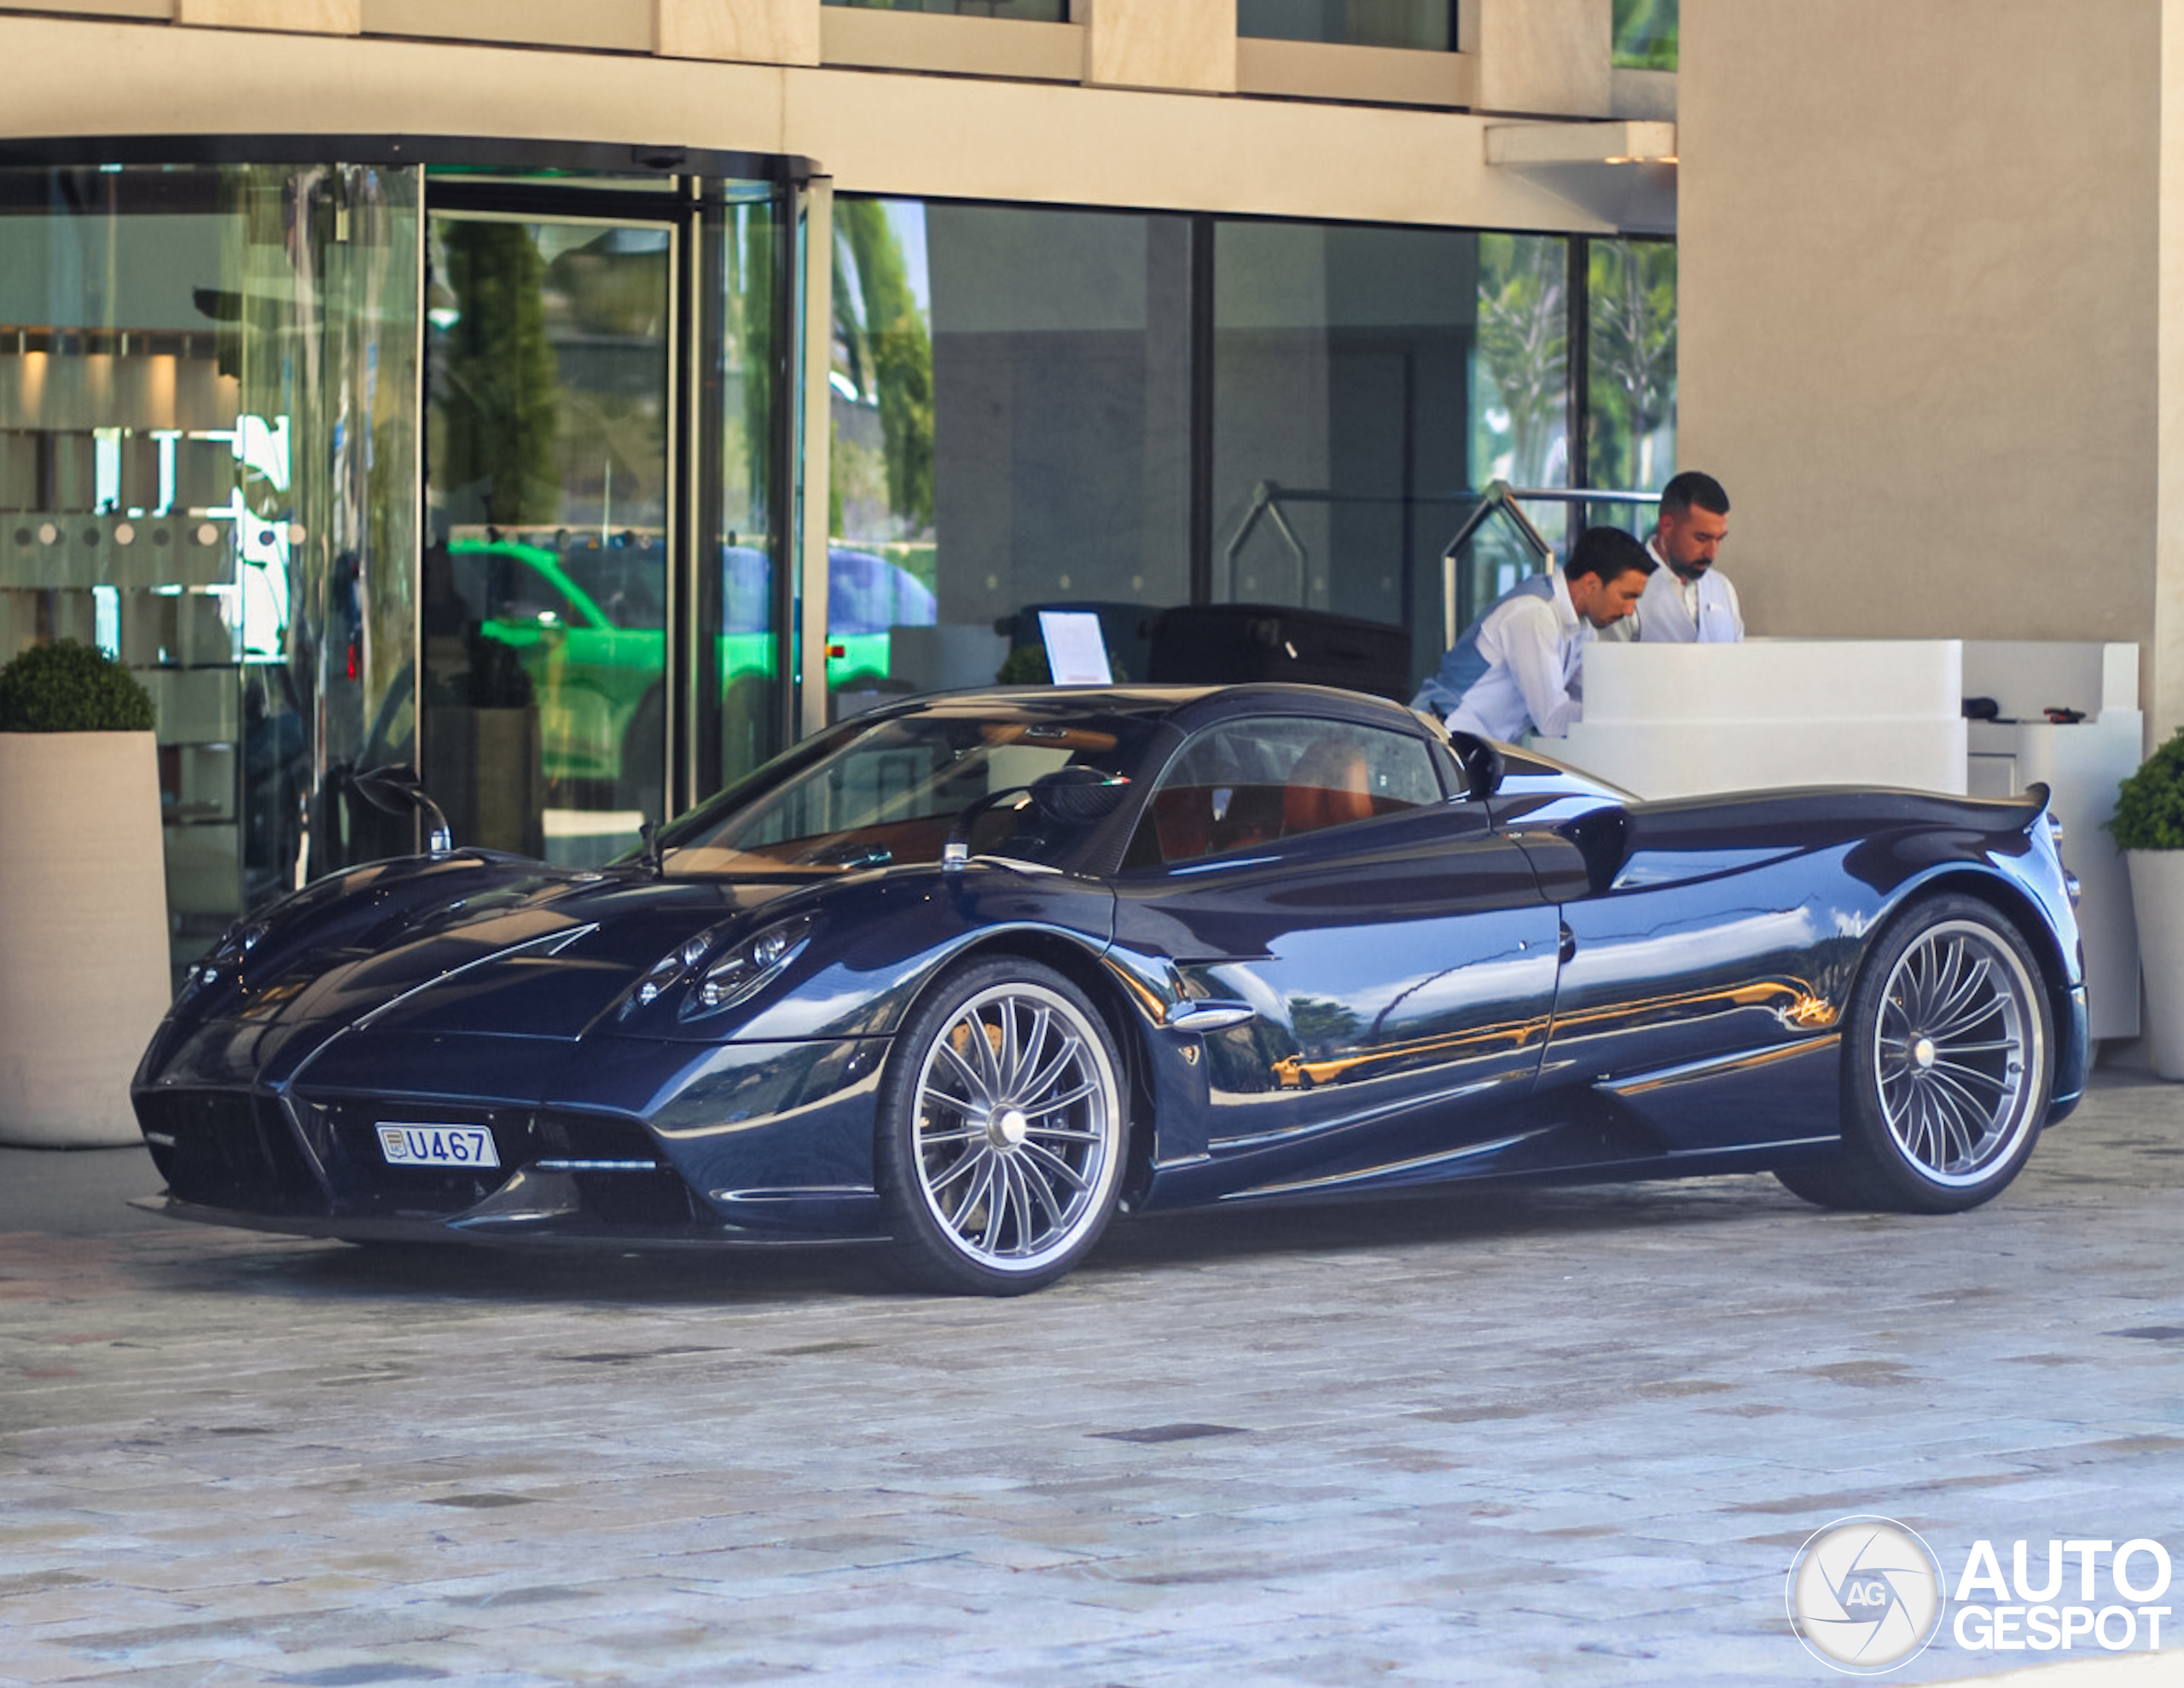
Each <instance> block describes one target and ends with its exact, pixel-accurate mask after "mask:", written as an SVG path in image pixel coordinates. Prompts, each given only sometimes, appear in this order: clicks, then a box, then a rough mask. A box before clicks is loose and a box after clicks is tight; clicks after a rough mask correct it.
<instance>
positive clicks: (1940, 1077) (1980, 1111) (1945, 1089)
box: [1934, 1068, 2001, 1133]
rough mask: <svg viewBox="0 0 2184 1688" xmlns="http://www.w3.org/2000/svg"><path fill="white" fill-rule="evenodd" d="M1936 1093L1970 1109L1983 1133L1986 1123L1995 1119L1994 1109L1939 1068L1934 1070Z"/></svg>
mask: <svg viewBox="0 0 2184 1688" xmlns="http://www.w3.org/2000/svg"><path fill="white" fill-rule="evenodd" d="M1998 1088H2001V1087H1998ZM1934 1092H1935V1093H1936V1094H1937V1095H1938V1096H1943V1097H1946V1098H1949V1099H1950V1100H1952V1101H1954V1102H1955V1103H1957V1104H1958V1105H1961V1106H1962V1107H1965V1108H1966V1109H1969V1110H1970V1111H1971V1113H1972V1117H1974V1118H1976V1119H1977V1120H1978V1121H1979V1122H1980V1130H1981V1131H1982V1133H1984V1131H1985V1130H1986V1122H1987V1121H1988V1120H1989V1119H1990V1118H1992V1117H1993V1115H1994V1108H1993V1107H1992V1106H1991V1105H1989V1104H1988V1103H1986V1102H1983V1101H1981V1100H1980V1099H1979V1098H1978V1097H1977V1096H1975V1095H1973V1094H1972V1093H1971V1092H1970V1091H1969V1090H1966V1088H1964V1086H1963V1085H1962V1084H1960V1083H1959V1082H1957V1081H1956V1080H1955V1079H1954V1078H1951V1077H1949V1076H1948V1075H1947V1074H1945V1073H1943V1071H1942V1070H1940V1069H1939V1068H1936V1069H1935V1070H1934Z"/></svg>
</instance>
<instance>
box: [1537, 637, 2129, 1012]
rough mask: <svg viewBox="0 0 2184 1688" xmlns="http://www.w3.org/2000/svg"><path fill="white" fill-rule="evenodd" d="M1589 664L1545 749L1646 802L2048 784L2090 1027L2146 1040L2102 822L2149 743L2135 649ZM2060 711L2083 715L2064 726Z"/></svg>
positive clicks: (1854, 647) (1771, 642) (1832, 648)
mask: <svg viewBox="0 0 2184 1688" xmlns="http://www.w3.org/2000/svg"><path fill="white" fill-rule="evenodd" d="M1584 664H1585V668H1584V691H1585V718H1584V719H1583V721H1581V722H1578V723H1577V726H1575V727H1574V728H1571V732H1570V736H1569V737H1568V738H1566V739H1544V740H1540V741H1539V745H1540V748H1541V749H1542V750H1543V751H1546V752H1547V753H1548V754H1549V755H1551V756H1555V757H1560V758H1561V759H1563V760H1565V761H1566V762H1569V763H1572V764H1573V765H1575V766H1577V767H1578V768H1582V769H1585V770H1586V771H1587V772H1589V773H1593V774H1599V775H1600V777H1601V778H1602V779H1604V780H1612V781H1613V782H1614V783H1615V784H1617V785H1618V786H1623V787H1624V788H1626V789H1627V790H1629V791H1632V792H1636V793H1637V794H1638V795H1639V796H1641V797H1644V798H1676V797H1696V796H1699V795H1702V794H1705V793H1707V792H1734V791H1757V790H1765V789H1769V788H1779V787H1782V786H1845V785H1855V786H1906V787H1909V788H1911V789H1914V790H1919V791H1930V792H1960V793H1966V794H1968V795H1971V796H1974V797H2005V796H2009V795H2011V794H2013V793H2014V792H2020V791H2023V790H2024V788H2025V787H2026V786H2029V785H2030V784H2032V783H2033V782H2034V781H2036V780H2038V781H2042V782H2044V783H2045V784H2046V785H2047V786H2048V787H2049V789H2050V791H2051V792H2052V793H2053V811H2054V813H2055V814H2056V815H2057V816H2058V817H2059V819H2060V820H2061V821H2062V822H2063V826H2064V841H2063V856H2064V860H2065V862H2066V863H2067V864H2068V866H2069V867H2070V869H2071V872H2072V873H2076V874H2077V876H2078V878H2079V879H2080V880H2081V882H2082V885H2083V886H2084V891H2083V895H2082V898H2081V900H2080V902H2079V905H2078V923H2079V926H2080V928H2081V930H2082V932H2083V935H2084V938H2085V954H2086V972H2087V983H2088V998H2089V1001H2090V1004H2091V1008H2092V1016H2093V1035H2094V1036H2095V1037H2097V1038H2107V1037H2135V1036H2136V1035H2138V1032H2139V950H2138V937H2137V931H2136V928H2135V925H2134V924H2133V919H2132V913H2131V890H2130V881H2129V878H2128V877H2127V875H2126V873H2125V872H2124V867H2123V857H2122V856H2121V855H2120V854H2119V853H2118V852H2117V850H2116V847H2115V845H2114V844H2112V843H2111V841H2110V839H2109V837H2108V834H2107V832H2106V831H2105V830H2104V829H2103V828H2102V826H2101V822H2102V821H2106V819H2107V818H2108V817H2109V815H2111V814H2113V813H2114V812H2115V808H2116V787H2117V783H2118V782H2119V781H2120V780H2123V777H2124V776H2125V775H2127V774H2129V773H2130V772H2131V771H2132V770H2133V769H2135V768H2136V767H2137V766H2138V765H2139V760H2140V754H2141V750H2142V745H2143V740H2144V736H2145V719H2144V716H2142V715H2141V714H2140V711H2139V707H2138V690H2139V650H2138V647H2137V646H2135V645H2124V644H2107V645H2103V644H2082V643H2069V642H2064V641H2054V642H2046V641H1966V640H1956V639H1753V640H1749V641H1746V642H1745V643H1743V644H1741V645H1638V644H1618V643H1613V642H1595V643H1593V644H1589V645H1588V646H1587V647H1585V653H1584ZM1967 697H1974V698H1978V697H1985V698H1992V699H1994V700H1995V705H1996V711H1997V714H1998V716H2000V717H2001V719H1998V720H1996V721H1993V722H1966V720H1965V719H1964V713H1963V700H1964V699H1966V698H1967ZM2049 709H2069V710H2076V711H2079V712H2080V713H2082V715H2083V716H2085V719H2084V720H2083V721H2081V722H2071V723H2069V724H2067V725H2064V724H2058V723H2055V722H2050V721H2049V720H2048V719H2047V713H2046V712H2047V711H2048V710H2049Z"/></svg>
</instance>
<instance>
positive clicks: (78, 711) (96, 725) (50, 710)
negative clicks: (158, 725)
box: [0, 639, 154, 733]
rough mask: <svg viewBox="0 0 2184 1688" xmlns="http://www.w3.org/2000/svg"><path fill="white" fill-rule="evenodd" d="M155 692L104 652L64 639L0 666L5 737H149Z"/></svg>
mask: <svg viewBox="0 0 2184 1688" xmlns="http://www.w3.org/2000/svg"><path fill="white" fill-rule="evenodd" d="M153 719H154V710H153V707H152V694H151V693H149V692H147V691H146V690H145V689H144V688H143V687H142V686H140V685H138V684H137V680H136V677H135V676H133V675H131V673H130V672H129V670H127V669H125V668H124V667H122V666H121V664H119V663H116V662H111V661H108V660H107V655H106V653H104V652H103V651H101V650H100V649H98V648H97V647H96V646H92V645H79V644H78V643H77V642H76V641H74V640H73V639H63V640H61V641H58V642H56V643H54V644H51V645H33V646H32V647H31V648H30V649H29V650H27V651H25V652H24V653H22V654H21V655H20V656H19V657H17V658H15V660H14V661H13V662H11V663H9V664H8V665H7V666H6V667H5V668H0V733H148V732H150V731H151V730H152V723H153Z"/></svg>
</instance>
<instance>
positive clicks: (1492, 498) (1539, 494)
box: [1441, 480, 1660, 646]
mask: <svg viewBox="0 0 2184 1688" xmlns="http://www.w3.org/2000/svg"><path fill="white" fill-rule="evenodd" d="M1658 502H1660V494H1658V492H1608V491H1603V490H1597V489H1594V488H1590V487H1571V486H1525V487H1516V486H1511V485H1510V484H1509V483H1508V482H1507V481H1503V480H1497V481H1495V482H1493V483H1492V484H1490V485H1489V486H1488V487H1487V489H1486V490H1485V491H1484V493H1482V494H1480V495H1479V499H1478V507H1477V508H1475V509H1473V510H1472V513H1470V514H1469V515H1468V516H1466V517H1465V518H1464V519H1463V523H1462V525H1461V526H1460V527H1458V528H1457V529H1456V531H1455V537H1454V538H1452V539H1450V540H1449V542H1448V544H1447V545H1446V546H1445V547H1443V549H1442V552H1441V622H1442V632H1443V641H1442V642H1443V645H1444V646H1450V645H1454V644H1455V642H1456V638H1457V635H1459V634H1461V632H1462V631H1463V628H1462V627H1461V625H1460V624H1459V623H1458V620H1457V610H1458V608H1459V605H1458V601H1457V595H1456V555H1457V554H1458V553H1459V552H1461V550H1462V549H1463V548H1464V547H1465V546H1466V545H1467V544H1469V543H1470V542H1471V540H1472V536H1473V535H1475V534H1476V533H1477V532H1478V531H1479V529H1481V528H1482V527H1484V526H1485V525H1486V524H1487V522H1488V521H1489V520H1490V519H1491V518H1492V517H1493V516H1495V515H1496V513H1502V514H1506V515H1507V517H1508V519H1509V521H1510V523H1511V525H1513V526H1514V527H1515V529H1516V530H1517V537H1518V538H1519V539H1520V540H1521V541H1523V542H1524V547H1525V549H1526V550H1527V551H1529V552H1531V554H1532V555H1533V556H1534V557H1535V558H1536V559H1537V560H1538V561H1539V564H1540V568H1541V571H1542V572H1544V571H1547V570H1548V569H1551V568H1553V567H1554V562H1555V557H1554V547H1553V546H1552V545H1550V544H1548V542H1547V537H1546V535H1544V534H1542V532H1541V531H1539V529H1538V527H1537V526H1536V525H1534V524H1533V521H1532V519H1531V517H1530V516H1528V515H1526V514H1525V512H1524V509H1523V508H1522V507H1523V506H1524V505H1525V504H1528V503H1546V504H1575V505H1578V506H1580V507H1583V506H1584V505H1587V504H1633V505H1636V504H1657V503H1658Z"/></svg>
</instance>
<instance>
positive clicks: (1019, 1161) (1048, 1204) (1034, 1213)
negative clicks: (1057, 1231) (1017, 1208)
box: [1008, 1149, 1069, 1247]
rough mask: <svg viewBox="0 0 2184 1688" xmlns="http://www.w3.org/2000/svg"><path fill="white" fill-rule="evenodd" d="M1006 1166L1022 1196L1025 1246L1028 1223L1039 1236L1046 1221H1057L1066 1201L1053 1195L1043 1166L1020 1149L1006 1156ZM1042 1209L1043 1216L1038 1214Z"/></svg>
mask: <svg viewBox="0 0 2184 1688" xmlns="http://www.w3.org/2000/svg"><path fill="white" fill-rule="evenodd" d="M1008 1170H1009V1173H1010V1175H1011V1176H1012V1177H1014V1179H1015V1180H1016V1187H1017V1190H1018V1192H1019V1195H1020V1197H1021V1199H1022V1203H1023V1209H1024V1221H1025V1236H1024V1241H1025V1246H1026V1247H1028V1246H1029V1245H1030V1239H1031V1227H1032V1225H1033V1224H1034V1223H1035V1222H1036V1223H1037V1225H1038V1227H1039V1231H1040V1234H1041V1235H1044V1234H1045V1233H1046V1231H1047V1230H1048V1229H1049V1228H1051V1227H1050V1226H1049V1223H1048V1221H1051V1222H1052V1224H1054V1225H1059V1224H1060V1223H1061V1221H1062V1219H1063V1217H1064V1216H1065V1215H1066V1214H1067V1213H1068V1212H1069V1204H1068V1203H1067V1202H1066V1201H1063V1200H1061V1199H1060V1198H1058V1197H1056V1196H1055V1194H1054V1186H1052V1185H1051V1184H1049V1183H1048V1182H1047V1180H1046V1178H1045V1177H1044V1175H1043V1169H1041V1168H1040V1167H1038V1166H1037V1164H1036V1163H1034V1162H1033V1161H1032V1160H1031V1157H1029V1156H1028V1155H1026V1154H1025V1153H1024V1152H1023V1151H1021V1150H1020V1149H1019V1151H1017V1152H1016V1153H1015V1154H1014V1155H1012V1156H1010V1157H1009V1164H1008ZM1042 1214H1043V1216H1042Z"/></svg>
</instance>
